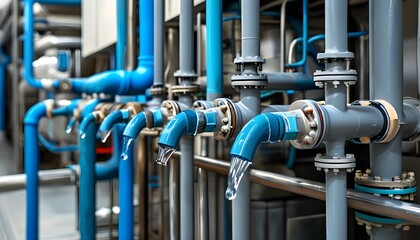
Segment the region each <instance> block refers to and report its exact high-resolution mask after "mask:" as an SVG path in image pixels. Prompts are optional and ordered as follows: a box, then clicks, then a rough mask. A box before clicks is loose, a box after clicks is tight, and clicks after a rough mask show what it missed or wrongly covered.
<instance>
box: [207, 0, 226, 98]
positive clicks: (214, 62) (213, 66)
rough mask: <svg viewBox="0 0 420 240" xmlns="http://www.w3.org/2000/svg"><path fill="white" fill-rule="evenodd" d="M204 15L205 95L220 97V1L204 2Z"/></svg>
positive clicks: (221, 82) (221, 74) (221, 73)
mask: <svg viewBox="0 0 420 240" xmlns="http://www.w3.org/2000/svg"><path fill="white" fill-rule="evenodd" d="M206 14H207V17H206V27H207V35H206V36H207V44H206V52H207V54H206V55H207V60H206V64H207V89H206V94H207V95H215V96H217V97H221V96H222V93H223V56H222V0H214V1H206ZM217 97H216V98H217Z"/></svg>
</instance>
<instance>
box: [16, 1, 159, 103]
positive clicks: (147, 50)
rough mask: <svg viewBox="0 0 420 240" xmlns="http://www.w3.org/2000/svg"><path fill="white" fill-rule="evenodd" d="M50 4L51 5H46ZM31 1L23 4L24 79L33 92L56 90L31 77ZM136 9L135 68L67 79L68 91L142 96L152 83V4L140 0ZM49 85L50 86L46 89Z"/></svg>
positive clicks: (32, 49)
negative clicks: (137, 10) (137, 51)
mask: <svg viewBox="0 0 420 240" xmlns="http://www.w3.org/2000/svg"><path fill="white" fill-rule="evenodd" d="M50 2H52V1H50ZM33 3H34V0H25V1H24V18H25V19H24V36H25V37H24V66H25V79H26V81H27V82H28V83H29V85H31V86H33V87H35V88H44V87H48V88H49V89H50V90H58V89H59V87H60V81H57V80H55V81H53V82H52V83H42V82H41V81H40V80H38V79H35V78H34V76H33V70H32V62H33V58H34V46H33V32H34V26H33V22H34V17H33V12H32V11H33ZM140 6H141V7H140V8H139V19H140V22H141V24H140V26H139V38H140V40H139V42H140V43H141V44H140V46H139V48H140V51H139V57H138V66H137V69H135V70H134V71H129V72H127V71H123V70H116V71H106V72H103V73H99V74H96V75H93V76H92V77H90V78H87V79H70V82H71V84H72V88H71V90H72V91H73V92H75V93H88V94H91V93H105V94H113V95H115V94H118V95H138V94H143V93H144V92H145V91H146V89H147V88H149V87H150V86H151V85H152V82H153V34H152V35H151V34H150V33H153V1H147V0H141V1H140ZM50 84H51V86H49V85H50Z"/></svg>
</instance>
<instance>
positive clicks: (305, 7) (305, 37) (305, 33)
mask: <svg viewBox="0 0 420 240" xmlns="http://www.w3.org/2000/svg"><path fill="white" fill-rule="evenodd" d="M302 2H303V27H302V28H303V34H302V39H303V44H302V46H303V47H302V48H303V49H302V58H301V59H300V60H299V61H298V62H295V63H291V64H289V65H288V67H292V68H293V67H300V66H303V65H304V64H306V59H307V55H308V53H307V49H308V0H302Z"/></svg>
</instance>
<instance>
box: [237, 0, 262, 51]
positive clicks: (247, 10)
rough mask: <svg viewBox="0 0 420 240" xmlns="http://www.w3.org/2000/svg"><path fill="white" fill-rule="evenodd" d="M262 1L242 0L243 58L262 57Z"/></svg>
mask: <svg viewBox="0 0 420 240" xmlns="http://www.w3.org/2000/svg"><path fill="white" fill-rule="evenodd" d="M259 9H260V1H259V0H257V1H244V0H241V15H242V21H241V31H242V57H256V56H259V55H260V12H259Z"/></svg>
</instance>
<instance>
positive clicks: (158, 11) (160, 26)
mask: <svg viewBox="0 0 420 240" xmlns="http://www.w3.org/2000/svg"><path fill="white" fill-rule="evenodd" d="M164 4H165V3H164V0H155V1H154V7H153V9H154V31H153V34H154V41H155V42H154V45H153V46H154V78H153V85H163V79H164V77H163V74H164V72H165V71H164V68H163V66H164V49H165V46H164V36H165V23H164V9H165V6H164Z"/></svg>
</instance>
